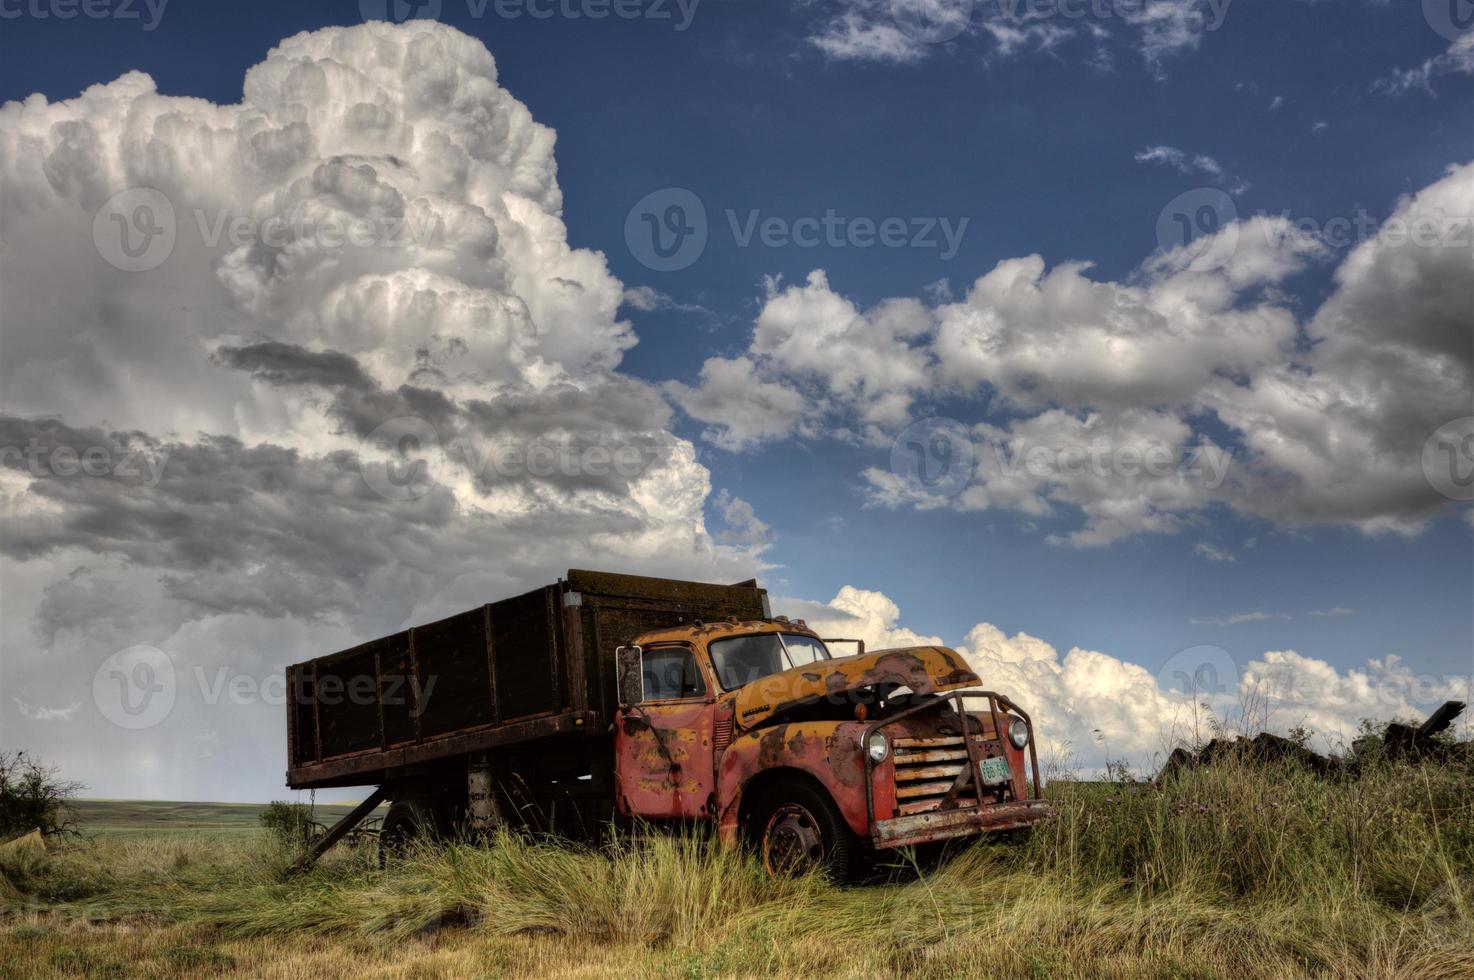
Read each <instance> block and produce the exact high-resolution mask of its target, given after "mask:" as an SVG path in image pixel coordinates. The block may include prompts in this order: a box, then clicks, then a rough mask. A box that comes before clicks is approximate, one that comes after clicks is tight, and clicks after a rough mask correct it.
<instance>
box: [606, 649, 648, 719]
mask: <svg viewBox="0 0 1474 980" xmlns="http://www.w3.org/2000/svg"><path fill="white" fill-rule="evenodd" d="M643 652H644V651H643V650H641V649H640V648H639V647H638V646H635V645H634V644H633V643H632V644H630V645H629V646H627V647H620V648H619V649H617V650H615V651H614V677H615V684H616V686H617V687H618V689H619V704H620V707H624V706H625V705H630V704H639V703H640V702H641V701H643V700H644V699H645V678H644V676H643V675H642V674H641V672H640V654H641V653H643Z"/></svg>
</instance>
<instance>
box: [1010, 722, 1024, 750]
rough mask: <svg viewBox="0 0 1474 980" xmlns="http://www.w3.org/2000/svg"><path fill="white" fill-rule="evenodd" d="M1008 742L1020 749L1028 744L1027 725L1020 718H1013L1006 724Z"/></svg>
mask: <svg viewBox="0 0 1474 980" xmlns="http://www.w3.org/2000/svg"><path fill="white" fill-rule="evenodd" d="M1008 740H1009V741H1010V742H1012V743H1013V747H1014V748H1016V749H1021V748H1023V747H1024V746H1025V745H1028V744H1029V724H1028V722H1026V721H1024V720H1023V719H1022V718H1015V719H1013V720H1012V721H1010V722H1009V723H1008Z"/></svg>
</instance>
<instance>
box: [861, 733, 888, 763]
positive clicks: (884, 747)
mask: <svg viewBox="0 0 1474 980" xmlns="http://www.w3.org/2000/svg"><path fill="white" fill-rule="evenodd" d="M890 750H891V743H890V741H889V740H888V739H886V737H885V733H884V732H871V733H870V737H869V738H867V739H866V740H865V752H866V754H867V755H869V756H870V761H871V762H884V761H885V757H886V755H888V754H889V753H890Z"/></svg>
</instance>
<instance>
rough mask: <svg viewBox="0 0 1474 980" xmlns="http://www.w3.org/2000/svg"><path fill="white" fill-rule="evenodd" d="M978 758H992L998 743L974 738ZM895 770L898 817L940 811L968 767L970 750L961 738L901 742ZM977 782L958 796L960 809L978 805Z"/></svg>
mask: <svg viewBox="0 0 1474 980" xmlns="http://www.w3.org/2000/svg"><path fill="white" fill-rule="evenodd" d="M972 738H973V741H974V743H975V744H976V745H977V747H978V749H979V750H980V751H979V753H978V755H979V758H983V757H986V756H989V755H993V754H995V752H996V746H997V743H995V742H994V741H993V740H992V739H991V738H988V737H987V736H984V735H974V736H972ZM893 758H894V761H895V767H896V809H897V815H899V816H902V817H906V816H910V815H911V814H913V813H926V812H927V811H929V810H936V809H939V808H940V807H941V805H942V797H944V796H946V795H947V790H949V789H951V788H952V784H953V783H954V782H956V781H957V777H958V775H960V774H961V772H962V769H963V767H964V766H966V765H967V746H966V745H965V744H964V743H963V741H962V736H961V735H938V736H935V737H927V738H898V739H896V740H895V750H894V755H893ZM976 794H977V780H976V778H974V779H973V780H971V781H970V782H969V783H968V784H967V785H966V786H965V787H963V790H962V792H961V793H960V794H958V796H957V800H956V803H957V805H958V806H964V807H965V806H976V805H977V802H978V800H977V795H976Z"/></svg>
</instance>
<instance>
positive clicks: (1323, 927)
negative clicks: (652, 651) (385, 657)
mask: <svg viewBox="0 0 1474 980" xmlns="http://www.w3.org/2000/svg"><path fill="white" fill-rule="evenodd" d="M1054 795H1055V797H1056V802H1057V806H1058V808H1059V811H1060V816H1059V819H1058V820H1055V821H1053V822H1051V823H1049V824H1047V825H1045V826H1042V827H1040V828H1038V829H1037V830H1036V831H1035V832H1034V833H1033V834H1031V835H1029V836H1028V838H1027V839H1025V840H1022V841H1015V842H992V843H984V844H979V845H976V846H970V847H966V848H959V849H958V850H957V853H955V854H953V855H952V856H951V857H950V860H946V861H943V862H942V863H941V864H940V866H939V867H937V868H936V869H935V870H931V871H929V872H927V873H925V874H923V875H920V876H918V875H916V874H915V873H910V874H904V875H898V876H897V877H895V878H894V879H892V880H889V881H884V882H880V883H876V884H870V885H867V886H864V887H856V888H836V887H834V886H832V885H830V884H828V883H827V882H824V881H821V880H818V879H817V878H812V877H810V878H800V879H797V880H779V881H773V880H769V879H768V878H767V877H766V876H765V875H764V874H763V873H762V871H761V869H760V868H759V867H758V866H757V865H756V864H755V862H753V861H752V860H751V859H750V858H749V857H747V856H745V855H743V854H741V853H738V852H734V851H730V850H725V849H722V848H720V847H717V846H714V845H712V844H710V843H708V842H707V841H705V840H700V839H693V838H686V837H673V836H656V837H654V838H651V839H648V840H646V841H644V842H642V843H640V844H639V845H638V846H635V845H629V844H623V845H619V846H611V847H608V848H605V849H602V850H593V849H587V848H575V847H568V846H560V845H556V844H553V843H548V842H538V841H531V840H525V839H522V838H517V837H511V836H507V837H502V838H500V839H499V840H497V841H496V843H495V844H494V846H491V847H476V846H469V845H465V844H450V845H429V844H426V845H421V846H419V847H417V848H416V849H415V850H414V851H413V852H412V853H411V854H410V855H409V857H408V858H407V859H406V860H404V861H402V862H398V863H396V864H394V865H392V866H391V867H390V868H389V869H388V870H386V871H380V870H379V869H378V867H377V862H376V860H375V856H374V854H373V853H372V852H371V851H370V850H368V849H359V850H341V849H340V850H338V851H335V852H334V853H333V854H332V855H331V857H330V858H329V859H328V860H326V861H324V862H323V863H322V864H321V865H320V866H319V867H318V868H317V869H316V870H315V871H314V872H312V873H311V874H309V875H305V876H302V877H295V878H293V877H287V876H284V875H283V874H282V871H283V869H284V868H285V867H286V865H287V863H288V862H289V861H290V859H291V857H292V855H291V854H289V853H287V852H285V851H282V850H280V849H278V848H275V847H272V846H269V845H268V844H267V841H266V839H265V838H264V837H253V836H251V835H248V834H239V835H237V836H235V837H233V838H218V839H215V840H213V841H212V840H210V839H208V838H200V837H192V836H188V835H184V836H159V837H147V836H139V835H124V836H108V835H104V836H101V837H98V838H94V839H91V840H83V841H80V842H76V843H72V844H68V845H66V846H64V847H60V848H56V849H53V850H52V851H50V852H48V853H47V854H46V855H44V856H40V857H31V858H26V859H16V860H13V861H11V862H10V863H8V864H5V863H0V871H3V872H4V878H3V883H4V886H5V888H7V889H9V892H8V893H7V894H8V895H9V897H8V898H7V897H4V896H0V901H4V902H5V904H6V905H7V907H8V908H9V909H10V913H9V916H8V918H7V919H6V920H5V921H6V924H5V925H4V926H0V963H12V964H18V965H17V966H16V967H15V969H16V970H17V971H22V969H23V970H24V971H29V972H16V973H15V974H14V975H17V976H21V975H24V976H33V975H34V976H76V975H107V973H108V971H109V970H112V969H113V966H112V965H111V964H116V963H126V964H127V965H128V968H129V970H131V971H134V973H136V974H137V975H146V976H161V977H173V976H192V975H199V974H200V973H209V972H212V971H213V972H218V973H222V974H226V973H233V972H237V973H245V974H250V975H263V976H271V975H280V976H293V977H301V976H331V975H337V974H338V973H342V972H354V973H356V974H359V975H385V976H406V977H408V976H476V975H485V976H499V975H528V976H530V975H537V976H543V977H548V976H565V975H577V974H583V975H596V976H604V975H613V974H621V975H632V974H634V975H642V976H643V975H653V976H662V977H703V976H757V975H766V974H781V975H793V976H821V975H822V976H833V975H839V976H876V975H879V976H910V975H917V974H920V975H926V976H958V977H962V976H969V977H975V976H1002V975H1022V976H1039V977H1054V976H1091V977H1094V976H1164V977H1234V978H1238V977H1300V976H1326V977H1428V978H1435V977H1436V978H1444V977H1474V779H1471V773H1470V772H1469V771H1468V770H1467V769H1459V768H1456V767H1452V766H1448V767H1432V766H1430V767H1423V768H1413V767H1391V766H1389V767H1385V768H1380V769H1376V770H1374V771H1372V772H1370V773H1369V774H1367V775H1366V776H1365V777H1364V778H1362V779H1360V780H1358V781H1344V782H1343V781H1323V780H1318V779H1315V778H1314V777H1312V776H1310V775H1309V774H1307V773H1304V772H1302V771H1300V770H1297V769H1295V768H1293V767H1291V766H1283V767H1261V768H1248V767H1240V766H1227V765H1225V766H1220V767H1215V768H1212V769H1205V770H1201V771H1196V772H1192V773H1188V774H1186V776H1185V777H1183V778H1182V779H1181V780H1180V781H1179V782H1176V783H1174V784H1171V785H1169V786H1167V787H1165V788H1163V789H1161V790H1156V789H1144V790H1143V789H1134V790H1132V791H1124V792H1123V791H1121V790H1120V789H1118V788H1115V787H1110V786H1088V787H1078V786H1077V787H1066V786H1060V787H1059V789H1058V790H1057V791H1055V793H1054ZM125 928H127V929H131V930H133V931H129V932H123V933H117V932H115V931H112V930H119V929H125ZM140 935H143V936H147V937H149V940H150V941H149V942H147V943H144V942H143V941H142V940H141V939H140V938H139V936H140ZM170 951H172V952H170ZM89 958H90V959H89ZM4 972H5V969H4V968H3V967H0V975H4ZM130 975H133V974H130Z"/></svg>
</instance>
